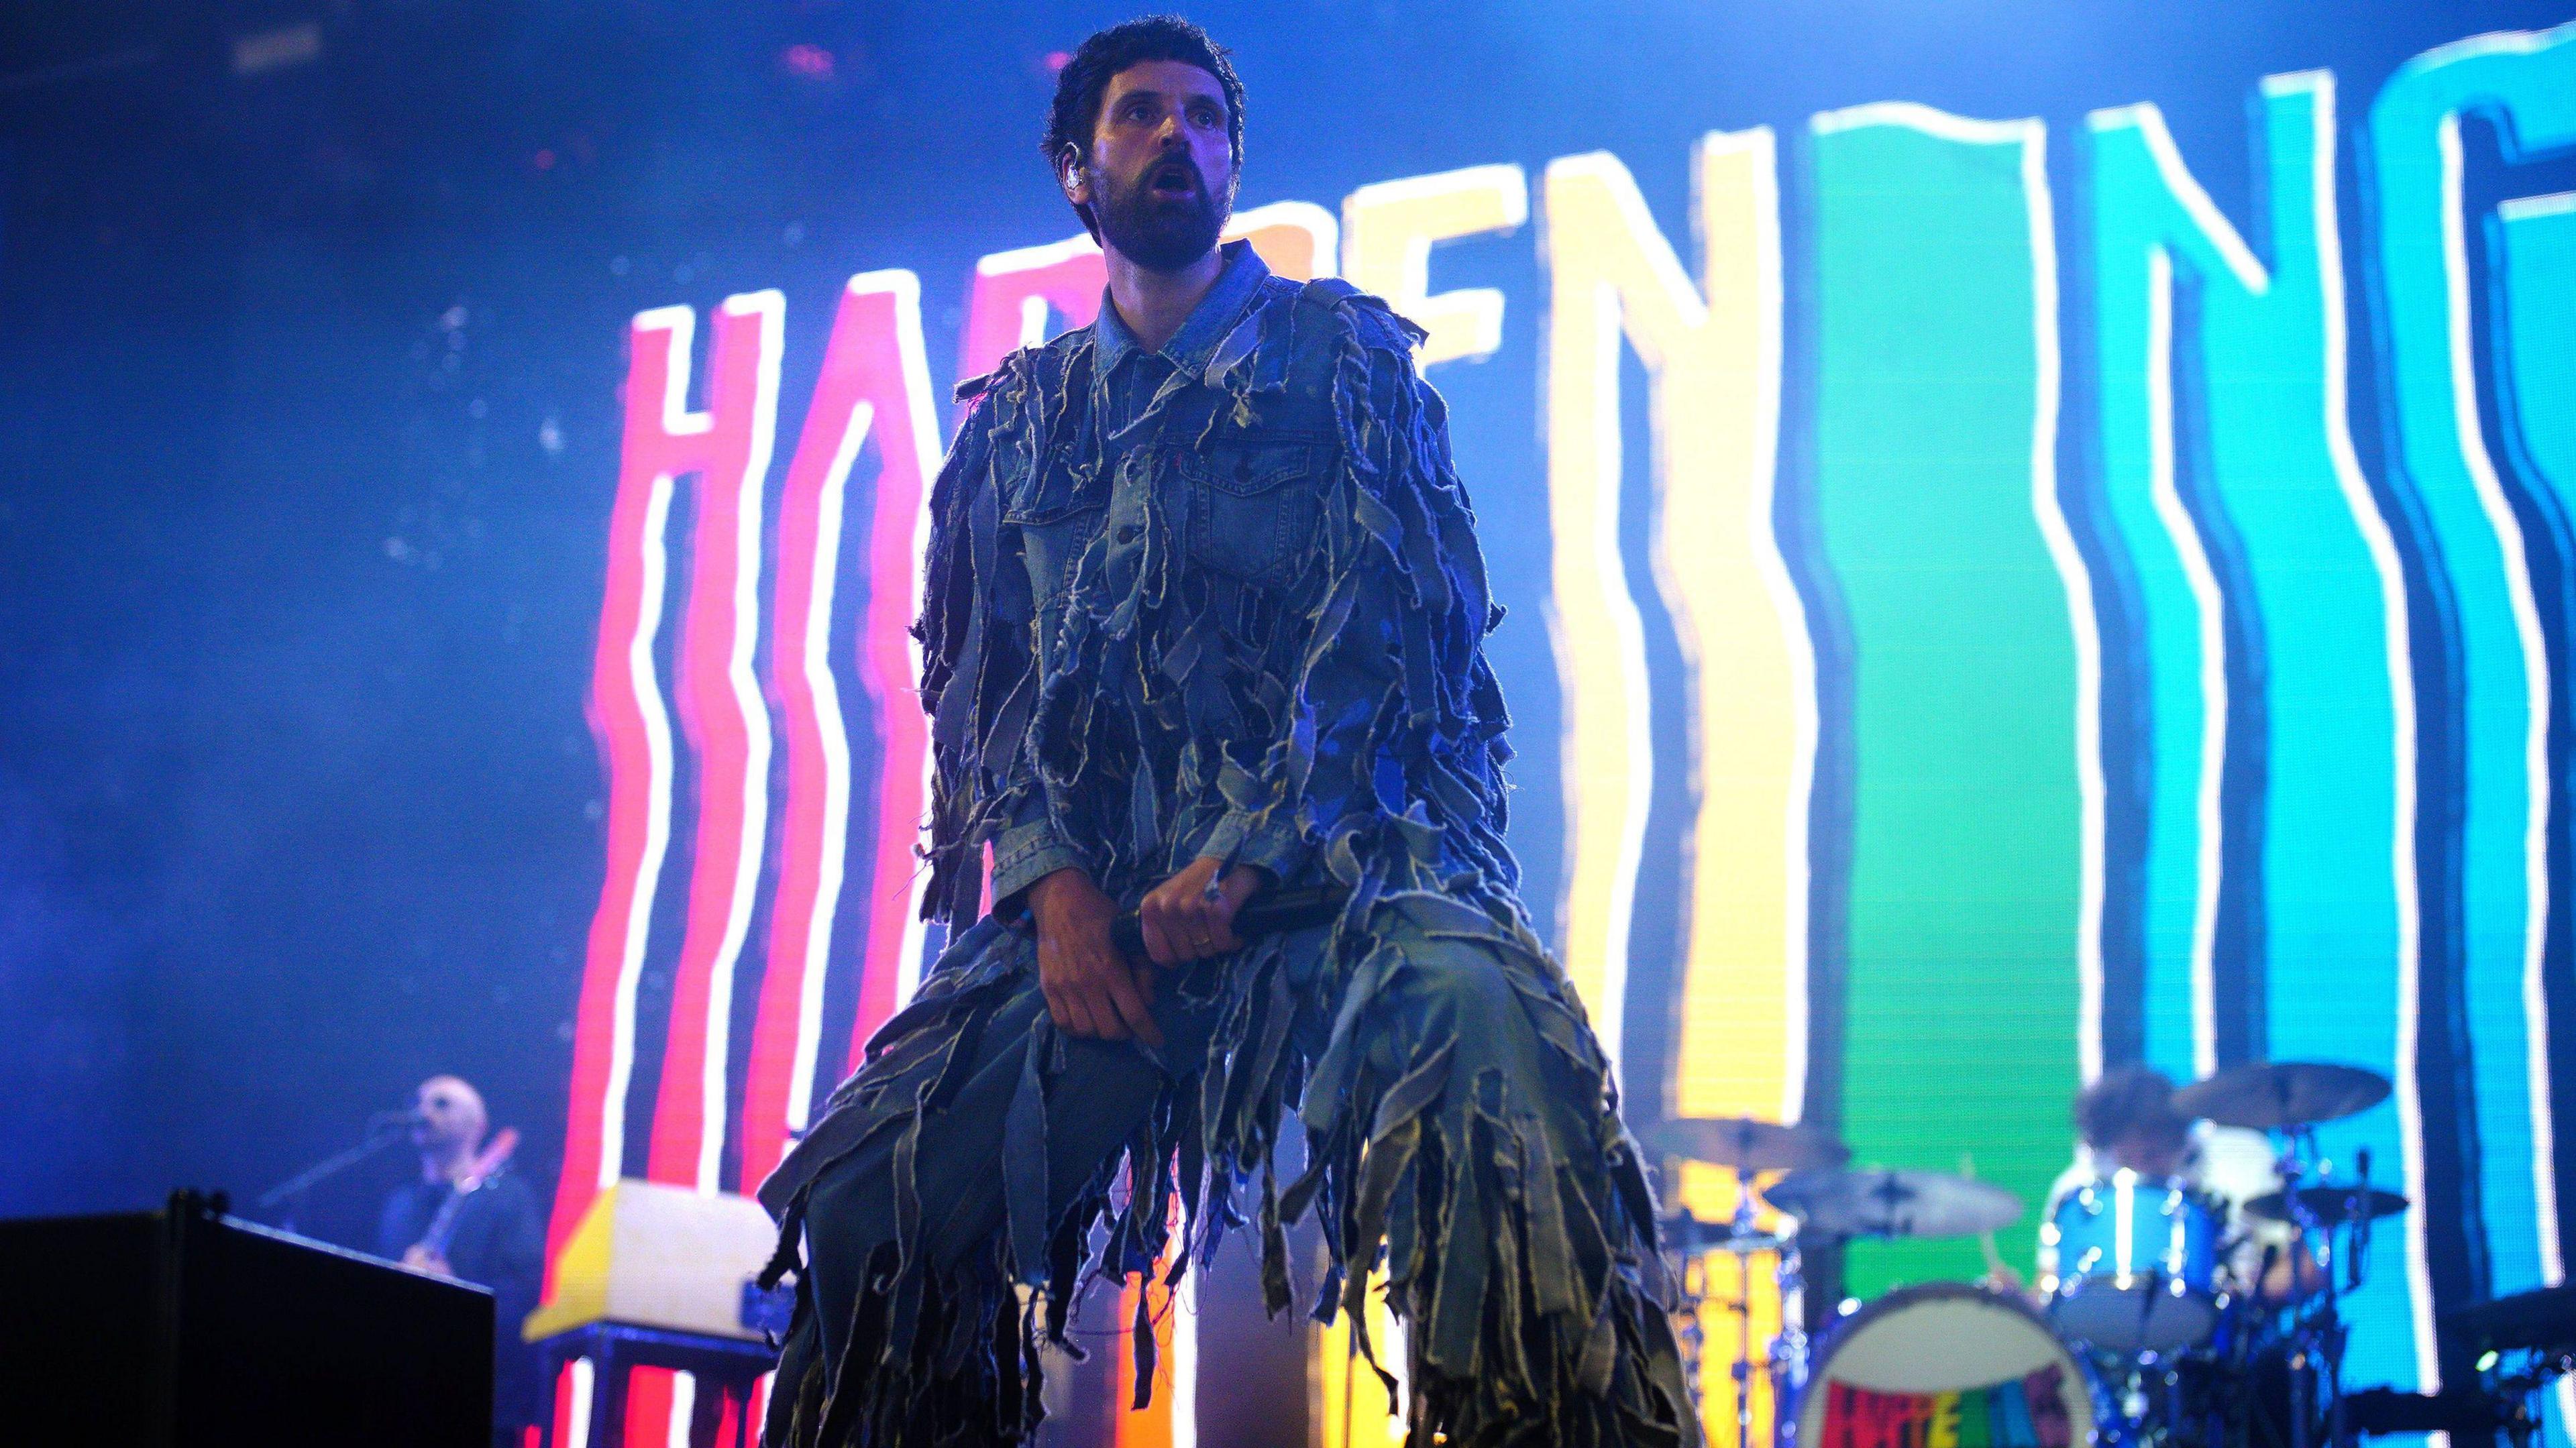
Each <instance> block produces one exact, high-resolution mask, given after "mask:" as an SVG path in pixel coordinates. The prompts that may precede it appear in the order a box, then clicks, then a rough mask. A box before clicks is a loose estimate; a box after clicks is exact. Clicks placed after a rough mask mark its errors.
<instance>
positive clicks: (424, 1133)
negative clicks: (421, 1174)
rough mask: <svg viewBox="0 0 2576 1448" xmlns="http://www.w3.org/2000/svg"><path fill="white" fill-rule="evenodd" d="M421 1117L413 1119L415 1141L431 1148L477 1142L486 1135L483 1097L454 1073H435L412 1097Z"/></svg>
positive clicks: (413, 1137) (422, 1083)
mask: <svg viewBox="0 0 2576 1448" xmlns="http://www.w3.org/2000/svg"><path fill="white" fill-rule="evenodd" d="M412 1106H413V1108H414V1109H415V1110H417V1111H418V1112H419V1113H420V1119H419V1120H417V1121H414V1122H413V1123H412V1128H411V1139H412V1144H413V1145H415V1146H418V1147H420V1148H422V1149H423V1150H429V1149H432V1148H436V1147H446V1146H456V1145H463V1146H469V1147H470V1146H473V1145H474V1144H475V1143H477V1142H479V1141H481V1140H482V1139H483V1126H484V1115H483V1098H482V1096H481V1095H479V1094H477V1093H476V1091H475V1090H474V1088H473V1087H471V1086H468V1085H466V1084H465V1083H464V1082H462V1081H460V1080H458V1079H456V1078H455V1077H453V1076H432V1077H430V1078H429V1079H428V1080H426V1081H423V1082H421V1083H420V1090H419V1091H418V1092H417V1093H415V1094H414V1096H413V1097H412Z"/></svg>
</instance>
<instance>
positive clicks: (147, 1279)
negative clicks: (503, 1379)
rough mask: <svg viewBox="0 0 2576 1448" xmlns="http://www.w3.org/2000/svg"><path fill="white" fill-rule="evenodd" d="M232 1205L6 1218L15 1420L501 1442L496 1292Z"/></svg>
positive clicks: (171, 1430) (3, 1243)
mask: <svg viewBox="0 0 2576 1448" xmlns="http://www.w3.org/2000/svg"><path fill="white" fill-rule="evenodd" d="M222 1207H223V1199H222V1198H221V1197H216V1198H213V1199H211V1200H209V1199H207V1198H204V1197H200V1196H197V1195H196V1194H194V1193H188V1192H182V1193H178V1194H176V1195H174V1196H173V1197H172V1198H171V1199H170V1206H169V1207H168V1208H167V1209H166V1210H163V1211H159V1212H133V1213H123V1214H117V1215H110V1216H96V1217H58V1218H46V1219H38V1220H32V1221H16V1222H0V1437H5V1438H6V1439H7V1440H8V1441H11V1442H20V1443H85V1444H111V1445H117V1448H124V1445H128V1444H131V1445H135V1448H180V1445H190V1448H194V1445H198V1444H217V1443H258V1444H269V1445H280V1448H283V1445H302V1444H314V1445H339V1444H350V1445H360V1444H363V1445H367V1448H485V1445H488V1444H489V1443H490V1442H491V1441H492V1295H491V1294H490V1293H488V1292H486V1291H484V1290H483V1289H482V1288H479V1287H471V1286H467V1285H466V1284H464V1283H461V1282H451V1281H448V1280H446V1279H444V1278H438V1277H432V1276H429V1275H427V1274H425V1273H419V1272H412V1271H408V1270H406V1269H404V1268H401V1267H397V1266H395V1265H394V1264H392V1263H390V1262H383V1261H379V1260H377V1259H375V1258H373V1257H363V1256H360V1255H358V1254H357V1253H354V1252H344V1251H341V1250H340V1249H338V1248H335V1247H330V1246H326V1245H324V1244H322V1243H319V1242H312V1241H307V1240H306V1239H304V1238H301V1237H295V1236H290V1235H288V1234H286V1233H282V1232H275V1231H271V1230H269V1229H268V1228H265V1227H261V1226H257V1225H255V1224H253V1223H249V1222H243V1221H239V1220H236V1219H234V1218H231V1217H227V1216H224V1215H223V1214H222Z"/></svg>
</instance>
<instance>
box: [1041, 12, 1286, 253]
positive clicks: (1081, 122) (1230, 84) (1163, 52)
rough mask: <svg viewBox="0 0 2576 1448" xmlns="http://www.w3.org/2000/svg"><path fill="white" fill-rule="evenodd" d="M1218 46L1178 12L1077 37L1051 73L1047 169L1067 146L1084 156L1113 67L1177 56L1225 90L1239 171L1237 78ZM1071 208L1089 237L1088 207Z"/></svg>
mask: <svg viewBox="0 0 2576 1448" xmlns="http://www.w3.org/2000/svg"><path fill="white" fill-rule="evenodd" d="M1227 54H1228V52H1227V50H1226V48H1225V47H1224V46H1222V45H1219V44H1217V43H1216V42H1215V41H1213V40H1210V39H1209V38H1208V33H1207V32H1206V31H1204V30H1201V29H1200V28H1199V27H1198V26H1197V24H1196V23H1194V22H1192V21H1188V20H1184V19H1182V18H1181V17H1180V16H1178V15H1142V16H1138V17H1137V18H1136V19H1134V20H1129V21H1124V22H1122V23H1120V24H1117V25H1112V26H1110V27H1109V28H1108V29H1106V30H1101V31H1095V32H1094V33H1093V34H1092V36H1091V38H1090V39H1088V40H1085V41H1084V42H1082V45H1081V47H1080V48H1079V49H1077V50H1075V51H1074V53H1073V59H1071V60H1069V61H1066V62H1065V66H1064V69H1063V70H1061V71H1058V72H1057V73H1056V78H1055V103H1054V104H1053V105H1051V106H1049V107H1048V108H1047V124H1046V139H1045V141H1044V142H1043V143H1042V144H1043V146H1044V147H1045V150H1046V158H1047V169H1048V170H1049V171H1053V170H1055V169H1056V167H1057V165H1058V163H1059V162H1060V161H1061V160H1062V158H1063V156H1064V148H1065V147H1067V146H1072V147H1073V148H1074V149H1075V150H1077V151H1079V152H1080V153H1081V154H1082V155H1083V157H1084V158H1085V159H1086V161H1087V160H1088V158H1089V157H1090V155H1091V137H1092V133H1093V132H1094V131H1095V130H1097V129H1098V128H1099V125H1100V102H1101V98H1102V97H1104V96H1106V95H1107V94H1108V93H1109V82H1110V80H1111V79H1112V78H1113V77H1115V76H1116V75H1117V74H1118V72H1120V71H1122V70H1125V69H1126V68H1127V67H1129V66H1131V65H1137V64H1141V63H1142V62H1145V61H1149V60H1177V61H1179V62H1181V63H1182V64H1184V65H1195V66H1197V67H1198V68H1199V69H1201V70H1203V71H1206V72H1207V73H1208V74H1210V75H1212V76H1215V77H1216V83H1217V88H1218V89H1220V90H1222V91H1224V92H1225V143H1226V151H1227V154H1228V155H1229V157H1230V158H1231V160H1232V162H1233V166H1234V170H1235V172H1236V174H1237V175H1240V174H1241V173H1242V171H1243V81H1242V78H1241V77H1239V76H1237V75H1236V74H1235V73H1234V63H1233V62H1232V61H1229V60H1228V59H1226V56H1227ZM1073 209H1074V213H1075V214H1076V215H1078V216H1080V217H1081V218H1082V224H1083V226H1084V227H1086V228H1088V229H1089V230H1090V232H1091V233H1092V235H1093V236H1095V237H1096V236H1098V235H1099V234H1100V228H1099V226H1098V225H1097V224H1096V223H1095V222H1094V221H1093V220H1092V217H1091V213H1090V210H1089V209H1088V208H1086V207H1081V206H1077V207H1075V208H1073Z"/></svg>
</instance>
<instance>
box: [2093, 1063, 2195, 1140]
mask: <svg viewBox="0 0 2576 1448" xmlns="http://www.w3.org/2000/svg"><path fill="white" fill-rule="evenodd" d="M2173 1093H2174V1083H2173V1078H2172V1077H2171V1076H2168V1075H2166V1074H2165V1073H2164V1072H2162V1071H2159V1070H2157V1069H2156V1068H2155V1067H2153V1066H2144V1065H2131V1066H2119V1067H2115V1068H2113V1069H2111V1070H2108V1071H2105V1072H2103V1073H2102V1075H2101V1077H2100V1078H2099V1079H2097V1080H2096V1081H2094V1083H2093V1084H2092V1085H2090V1086H2087V1087H2085V1088H2084V1090H2083V1092H2082V1094H2080V1095H2078V1096H2077V1097H2076V1098H2075V1129H2076V1130H2077V1131H2079V1132H2081V1133H2083V1135H2084V1144H2085V1145H2087V1146H2090V1147H2092V1148H2094V1149H2095V1150H2097V1151H2098V1150H2100V1149H2102V1148H2104V1147H2107V1146H2109V1145H2110V1144H2111V1143H2113V1142H2115V1141H2118V1140H2119V1139H2120V1138H2121V1137H2123V1136H2126V1135H2128V1134H2129V1133H2130V1132H2132V1131H2135V1130H2138V1129H2139V1128H2141V1127H2147V1126H2154V1125H2156V1124H2158V1123H2159V1122H2161V1121H2172V1120H2176V1119H2177V1118H2176V1117H2175V1115H2174V1109H2173Z"/></svg>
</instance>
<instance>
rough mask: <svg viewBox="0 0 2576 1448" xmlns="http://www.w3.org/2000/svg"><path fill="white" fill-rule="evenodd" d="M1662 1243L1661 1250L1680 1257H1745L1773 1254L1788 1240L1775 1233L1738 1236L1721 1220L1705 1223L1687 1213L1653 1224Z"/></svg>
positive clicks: (1740, 1233) (1738, 1233) (1727, 1223)
mask: <svg viewBox="0 0 2576 1448" xmlns="http://www.w3.org/2000/svg"><path fill="white" fill-rule="evenodd" d="M1655 1225H1656V1226H1657V1228H1658V1229H1659V1230H1660V1231H1661V1233H1662V1236H1663V1239H1664V1249H1665V1250H1666V1251H1669V1252H1675V1253H1678V1254H1680V1255H1681V1256H1684V1257H1696V1256H1699V1255H1700V1254H1701V1253H1703V1252H1732V1253H1734V1254H1735V1255H1737V1256H1739V1257H1749V1256H1751V1255H1753V1254H1754V1253H1756V1252H1777V1251H1779V1250H1780V1249H1781V1248H1782V1247H1784V1246H1787V1245H1788V1242H1789V1239H1788V1238H1786V1237H1783V1236H1781V1235H1780V1234H1778V1233H1777V1232H1738V1231H1736V1230H1735V1224H1734V1223H1732V1222H1729V1221H1726V1220H1724V1219H1719V1220H1716V1221H1709V1220H1706V1219H1704V1218H1700V1217H1694V1216H1692V1215H1691V1214H1690V1213H1688V1212H1675V1213H1673V1214H1672V1215H1670V1216H1667V1217H1663V1218H1659V1219H1658V1220H1657V1222H1656V1224H1655Z"/></svg>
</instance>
